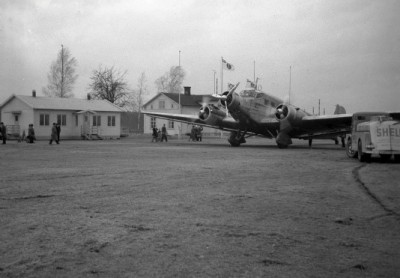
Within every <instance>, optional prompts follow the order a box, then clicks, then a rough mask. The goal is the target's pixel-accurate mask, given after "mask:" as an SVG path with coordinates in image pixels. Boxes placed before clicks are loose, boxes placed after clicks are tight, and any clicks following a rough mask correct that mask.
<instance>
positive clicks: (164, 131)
mask: <svg viewBox="0 0 400 278" xmlns="http://www.w3.org/2000/svg"><path fill="white" fill-rule="evenodd" d="M164 139H165V142H168V139H167V128H166V127H165V124H164V125H163V127H162V128H161V142H163V141H164Z"/></svg>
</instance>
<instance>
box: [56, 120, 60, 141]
mask: <svg viewBox="0 0 400 278" xmlns="http://www.w3.org/2000/svg"><path fill="white" fill-rule="evenodd" d="M56 128H57V142H60V133H61V125H60V123H57V124H56ZM57 144H58V143H57Z"/></svg>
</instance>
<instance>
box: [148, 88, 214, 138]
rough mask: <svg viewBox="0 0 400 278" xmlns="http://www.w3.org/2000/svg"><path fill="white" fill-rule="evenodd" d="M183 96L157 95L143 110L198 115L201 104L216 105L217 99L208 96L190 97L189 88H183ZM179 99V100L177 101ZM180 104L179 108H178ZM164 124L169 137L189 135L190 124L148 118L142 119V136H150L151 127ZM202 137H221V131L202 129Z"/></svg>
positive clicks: (171, 94)
mask: <svg viewBox="0 0 400 278" xmlns="http://www.w3.org/2000/svg"><path fill="white" fill-rule="evenodd" d="M184 88H185V92H184V94H180V96H179V94H176V93H158V94H157V95H156V96H155V97H153V98H152V99H150V100H149V101H148V102H146V103H145V104H144V105H143V108H144V110H146V111H154V112H162V113H170V114H186V115H198V113H199V111H200V108H201V106H202V105H203V103H209V104H217V103H218V99H217V98H215V97H212V96H210V95H191V94H190V87H184ZM179 99H180V100H179ZM179 103H180V105H181V106H180V107H179ZM164 124H165V127H166V128H167V132H168V134H169V135H179V134H182V135H185V134H188V133H190V130H191V128H192V124H186V123H180V122H175V121H172V120H165V119H157V118H154V117H150V116H147V115H146V116H145V117H144V128H143V132H144V134H151V133H152V132H153V130H152V129H153V127H157V128H161V127H162V126H163V125H164ZM203 135H204V136H210V135H214V136H221V131H220V130H217V129H214V128H209V127H204V129H203Z"/></svg>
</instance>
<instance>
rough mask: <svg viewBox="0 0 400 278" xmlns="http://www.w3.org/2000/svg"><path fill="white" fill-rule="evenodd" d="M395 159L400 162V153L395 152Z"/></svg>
mask: <svg viewBox="0 0 400 278" xmlns="http://www.w3.org/2000/svg"><path fill="white" fill-rule="evenodd" d="M394 161H395V162H396V163H400V154H395V155H394Z"/></svg>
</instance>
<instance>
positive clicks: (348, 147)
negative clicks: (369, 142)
mask: <svg viewBox="0 0 400 278" xmlns="http://www.w3.org/2000/svg"><path fill="white" fill-rule="evenodd" d="M346 154H347V156H348V157H350V158H355V157H356V156H357V152H356V151H355V150H353V148H352V147H351V138H349V139H348V140H347V144H346Z"/></svg>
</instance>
